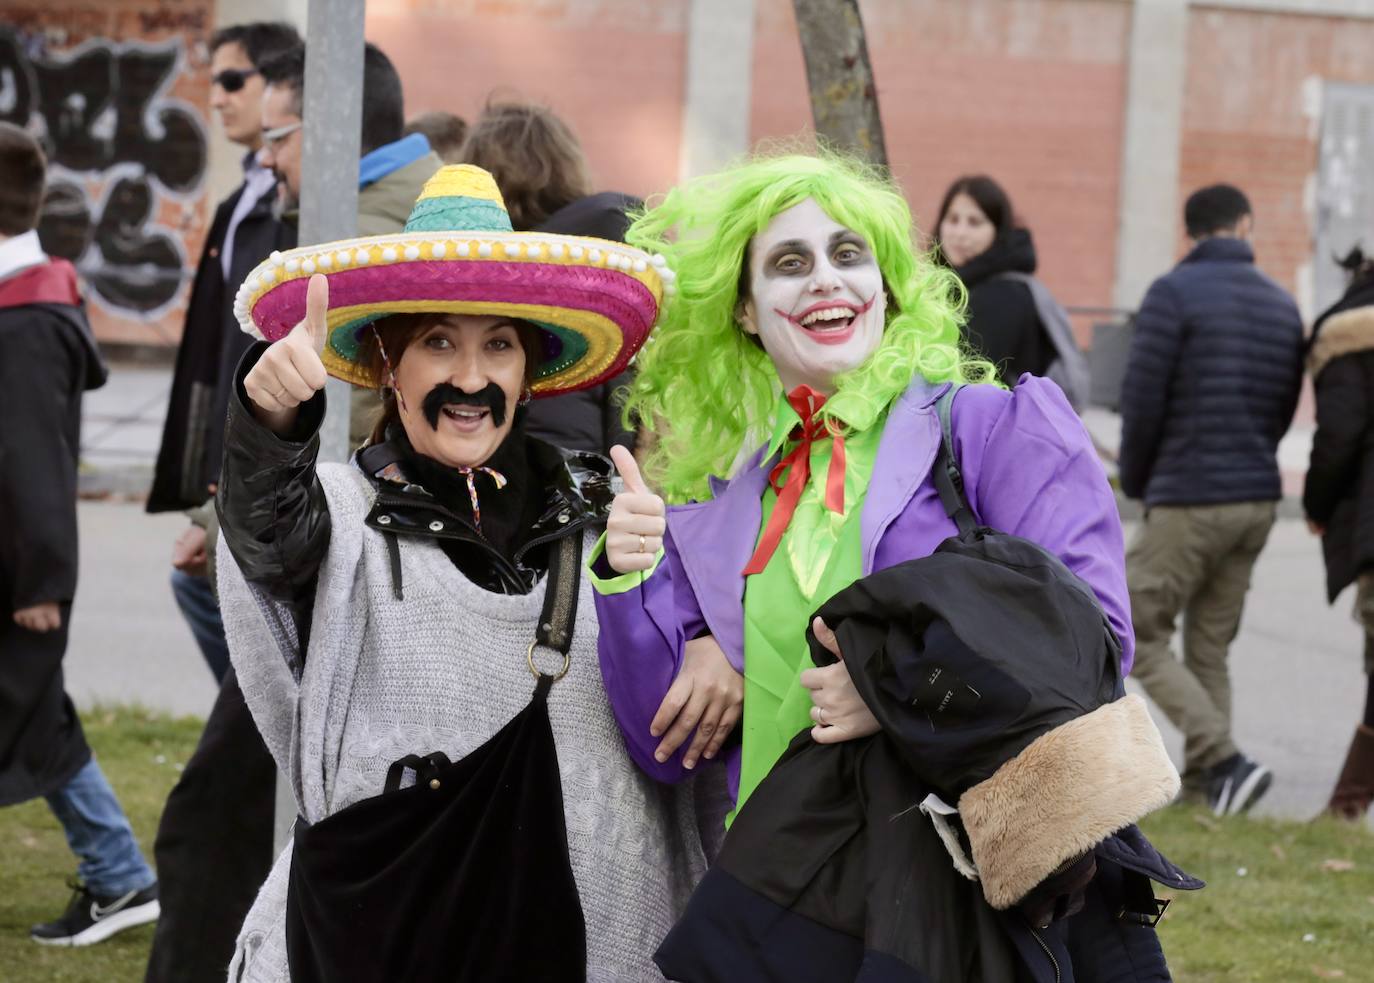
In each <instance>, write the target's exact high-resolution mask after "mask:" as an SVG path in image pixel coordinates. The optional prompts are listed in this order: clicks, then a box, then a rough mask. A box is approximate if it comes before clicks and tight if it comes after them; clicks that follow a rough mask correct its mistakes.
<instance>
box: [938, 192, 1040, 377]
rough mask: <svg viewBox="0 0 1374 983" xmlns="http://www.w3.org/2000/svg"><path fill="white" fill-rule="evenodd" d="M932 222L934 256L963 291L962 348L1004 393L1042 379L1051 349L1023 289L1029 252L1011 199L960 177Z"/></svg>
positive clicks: (1031, 269) (1031, 262)
mask: <svg viewBox="0 0 1374 983" xmlns="http://www.w3.org/2000/svg"><path fill="white" fill-rule="evenodd" d="M938 214H939V218H938V220H937V221H936V234H937V235H938V237H939V255H940V256H941V257H942V258H943V259H944V261H945V262H946V263H947V264H948V265H949V266H951V267H953V269H954V272H955V273H957V274H958V275H959V279H960V280H961V281H962V282H963V284H964V289H965V290H967V291H968V314H967V320H966V322H965V324H964V339H965V341H966V342H967V344H968V345H969V347H970V348H971V349H973V351H975V352H976V353H978V354H979V355H982V356H983V357H985V358H986V359H987V360H988V361H990V362H992V364H993V365H995V366H997V373H998V375H999V376H1000V377H1001V380H1002V381H1003V382H1004V383H1006V384H1007V385H1008V386H1014V385H1016V380H1017V379H1019V378H1021V376H1022V375H1023V374H1024V373H1026V372H1029V373H1030V374H1031V375H1041V376H1042V375H1044V374H1045V373H1046V371H1048V369H1049V367H1050V363H1051V362H1053V361H1054V358H1055V348H1054V344H1053V342H1052V340H1051V339H1050V336H1049V335H1048V334H1047V333H1046V331H1045V326H1044V325H1043V324H1042V323H1041V320H1040V315H1039V314H1038V313H1037V311H1036V305H1035V299H1034V297H1033V296H1032V294H1031V288H1030V286H1029V284H1028V283H1027V282H1026V278H1028V277H1030V276H1032V275H1033V274H1034V273H1035V267H1036V259H1035V246H1034V244H1033V243H1032V242H1031V234H1030V230H1029V229H1025V228H1022V227H1020V226H1019V225H1018V224H1017V222H1016V213H1015V211H1014V210H1013V209H1012V205H1011V199H1010V198H1008V197H1007V193H1006V192H1005V191H1004V190H1002V186H1001V185H1000V184H998V183H997V182H996V181H994V180H993V179H992V178H990V177H987V176H986V175H981V174H980V175H974V176H965V177H961V178H959V179H958V180H957V181H955V182H954V183H953V184H951V185H950V186H949V190H948V191H946V192H945V196H944V198H943V200H941V202H940V211H939V213H938Z"/></svg>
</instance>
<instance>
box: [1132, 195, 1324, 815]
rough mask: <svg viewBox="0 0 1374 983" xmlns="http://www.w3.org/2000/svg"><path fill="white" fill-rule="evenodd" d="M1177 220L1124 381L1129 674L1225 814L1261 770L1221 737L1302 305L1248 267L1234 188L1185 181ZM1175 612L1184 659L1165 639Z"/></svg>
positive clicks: (1297, 364) (1262, 782) (1243, 207)
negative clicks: (1170, 260)
mask: <svg viewBox="0 0 1374 983" xmlns="http://www.w3.org/2000/svg"><path fill="white" fill-rule="evenodd" d="M1184 221H1185V224H1186V225H1187V229H1188V235H1189V237H1190V238H1191V239H1193V241H1194V243H1195V245H1194V246H1193V249H1192V251H1191V252H1189V253H1188V255H1187V256H1185V257H1184V258H1183V261H1182V262H1180V263H1179V264H1178V266H1176V267H1175V268H1174V269H1173V270H1172V271H1170V272H1169V273H1167V274H1166V275H1164V276H1162V277H1160V278H1159V279H1157V280H1156V281H1155V282H1154V283H1153V284H1151V286H1150V289H1149V290H1148V291H1147V292H1146V294H1145V299H1144V300H1143V301H1142V302H1141V305H1140V313H1139V314H1138V315H1137V316H1136V322H1135V324H1136V328H1135V337H1134V338H1133V340H1132V343H1131V352H1130V356H1129V359H1128V361H1127V364H1126V376H1125V380H1124V382H1123V384H1122V390H1121V452H1120V467H1121V489H1122V491H1124V492H1125V493H1126V494H1127V495H1128V496H1130V497H1131V498H1143V499H1144V502H1145V522H1144V525H1143V526H1142V528H1141V530H1140V532H1139V534H1138V535H1137V536H1136V539H1135V541H1134V542H1133V543H1132V544H1131V546H1130V548H1129V550H1128V551H1127V553H1126V576H1127V579H1128V581H1129V583H1130V589H1131V611H1132V613H1133V615H1134V620H1135V629H1136V644H1137V647H1136V664H1135V670H1134V676H1135V678H1136V679H1137V680H1138V681H1139V682H1140V683H1141V685H1143V686H1144V687H1145V691H1146V692H1147V693H1148V694H1149V695H1150V697H1151V698H1152V699H1153V700H1154V701H1155V702H1156V703H1157V704H1158V705H1159V707H1160V709H1161V710H1163V711H1164V713H1165V715H1166V716H1168V717H1169V719H1170V720H1172V721H1173V722H1174V723H1175V724H1176V725H1177V726H1178V727H1179V728H1180V729H1181V730H1182V731H1183V732H1184V737H1185V749H1184V757H1185V759H1186V762H1185V770H1184V783H1185V787H1187V788H1189V789H1190V790H1191V791H1192V792H1195V793H1197V794H1199V795H1205V796H1206V797H1207V801H1208V802H1209V804H1210V805H1211V806H1212V808H1213V809H1214V810H1215V811H1216V812H1217V814H1218V815H1224V814H1230V813H1236V812H1241V811H1244V810H1246V809H1248V808H1249V807H1250V806H1251V805H1253V804H1254V803H1255V801H1256V800H1258V799H1259V797H1260V796H1261V795H1263V794H1264V792H1265V791H1266V790H1267V789H1268V787H1269V784H1270V781H1271V779H1272V776H1271V774H1270V772H1269V770H1268V769H1267V768H1266V767H1264V765H1262V764H1260V763H1259V762H1257V761H1253V760H1251V759H1250V758H1247V757H1246V756H1245V755H1243V754H1241V753H1240V751H1239V749H1238V748H1237V747H1236V745H1235V742H1234V741H1233V739H1232V736H1231V683H1230V674H1229V670H1228V668H1227V664H1226V660H1227V654H1228V650H1229V648H1230V645H1231V642H1232V640H1233V639H1234V638H1235V637H1236V632H1237V631H1238V629H1239V627H1240V616H1241V610H1242V608H1243V607H1244V604H1245V595H1246V592H1247V591H1248V590H1249V588H1250V574H1251V571H1252V570H1253V569H1254V565H1255V561H1256V560H1257V559H1258V557H1259V554H1260V551H1261V550H1262V549H1263V548H1264V544H1265V541H1266V540H1267V539H1268V536H1269V530H1270V528H1271V527H1272V526H1273V524H1274V515H1275V508H1276V504H1277V502H1278V500H1279V498H1280V497H1281V496H1282V494H1283V489H1282V484H1281V481H1280V475H1279V466H1278V458H1277V452H1278V444H1279V439H1280V438H1281V437H1282V436H1283V435H1284V432H1285V431H1287V429H1288V425H1289V422H1290V421H1291V420H1292V418H1293V411H1294V409H1295V408H1296V406H1297V402H1298V393H1299V391H1300V389H1301V386H1302V345H1303V339H1302V318H1301V316H1300V315H1299V314H1298V308H1297V304H1295V303H1294V302H1293V298H1292V297H1290V296H1289V295H1288V294H1287V293H1286V292H1285V291H1284V290H1283V289H1282V288H1281V287H1280V286H1279V285H1278V284H1276V283H1274V281H1272V280H1270V279H1269V278H1268V277H1267V276H1265V275H1264V274H1263V273H1261V272H1260V271H1259V270H1258V269H1257V268H1256V267H1255V253H1254V250H1253V249H1252V248H1251V245H1250V234H1251V231H1252V229H1253V225H1254V219H1253V215H1252V213H1251V209H1250V203H1249V201H1248V200H1247V199H1246V197H1245V195H1244V194H1243V193H1242V192H1241V191H1240V190H1239V189H1237V188H1234V187H1232V186H1230V185H1225V184H1219V185H1214V186H1212V187H1207V188H1203V189H1201V190H1199V191H1196V192H1194V193H1193V194H1192V195H1191V196H1190V197H1189V198H1188V201H1187V204H1186V205H1185V207H1184ZM1180 614H1182V615H1183V617H1184V622H1183V658H1182V660H1181V661H1180V660H1179V659H1176V658H1175V657H1174V655H1173V652H1172V651H1171V650H1170V642H1171V640H1172V638H1173V634H1174V623H1175V621H1176V620H1177V619H1178V616H1179V615H1180Z"/></svg>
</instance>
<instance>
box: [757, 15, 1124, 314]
mask: <svg viewBox="0 0 1374 983" xmlns="http://www.w3.org/2000/svg"><path fill="white" fill-rule="evenodd" d="M862 11H863V16H864V25H865V30H866V33H867V36H868V43H869V54H870V56H871V58H872V61H873V69H874V74H875V76H876V79H877V84H878V98H879V104H880V107H881V109H882V115H883V130H884V134H885V137H886V140H887V148H888V155H889V157H890V159H891V161H892V167H893V173H894V174H895V175H896V177H897V179H898V180H899V181H900V182H901V184H902V186H903V188H904V190H905V191H906V194H907V197H908V199H909V200H910V202H911V207H912V210H913V212H914V213H915V215H916V220H917V224H918V226H920V227H921V228H922V229H923V230H925V231H930V229H929V226H930V225H931V224H933V223H934V221H935V217H936V216H935V212H936V209H938V207H939V204H940V198H941V197H942V196H943V194H944V191H945V188H946V187H948V186H949V183H950V182H951V181H952V180H953V179H954V178H955V177H957V176H959V175H961V174H967V173H977V172H983V173H987V174H990V175H991V176H992V177H994V178H996V179H997V180H998V181H999V182H1001V183H1002V184H1003V186H1004V187H1006V189H1007V191H1008V193H1009V194H1010V196H1011V199H1012V202H1013V204H1014V205H1015V207H1016V209H1017V211H1018V212H1019V213H1020V215H1021V217H1022V219H1023V221H1024V222H1025V223H1026V225H1028V226H1029V228H1030V229H1031V231H1032V233H1033V234H1034V236H1035V241H1036V245H1037V248H1038V250H1039V254H1040V264H1041V275H1042V277H1043V278H1044V280H1045V281H1046V282H1047V283H1048V284H1049V285H1050V287H1051V288H1052V289H1053V290H1054V292H1055V294H1056V296H1058V297H1059V298H1060V300H1061V301H1062V302H1064V303H1065V304H1071V305H1093V306H1106V305H1108V304H1110V302H1111V293H1112V282H1113V277H1114V276H1115V248H1116V223H1117V203H1118V195H1119V174H1120V157H1121V140H1122V112H1123V107H1124V103H1125V86H1126V51H1127V45H1128V41H1129V31H1130V5H1129V4H1123V3H1118V2H1084V0H1046V2H1036V3H1025V2H1018V0H966V2H962V3H947V2H942V0H868V2H865V3H864V4H863V6H862ZM757 45H758V51H757V58H756V61H755V69H754V82H753V86H754V90H753V91H754V94H753V136H754V138H755V139H760V138H767V137H783V136H787V135H790V134H796V133H798V132H800V131H801V130H803V129H804V128H807V127H809V125H810V104H809V102H808V98H807V91H806V73H805V66H804V63H803V60H802V55H801V50H800V43H799V41H798V39H797V30H796V22H795V20H794V19H793V15H792V5H791V2H790V0H758V25H757Z"/></svg>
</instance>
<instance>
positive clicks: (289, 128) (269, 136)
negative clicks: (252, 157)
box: [262, 122, 305, 150]
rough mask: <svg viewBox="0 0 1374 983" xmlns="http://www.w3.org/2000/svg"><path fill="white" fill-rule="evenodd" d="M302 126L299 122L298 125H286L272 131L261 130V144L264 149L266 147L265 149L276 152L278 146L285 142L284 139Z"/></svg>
mask: <svg viewBox="0 0 1374 983" xmlns="http://www.w3.org/2000/svg"><path fill="white" fill-rule="evenodd" d="M304 125H305V124H304V123H300V122H298V123H287V124H286V125H285V126H278V127H274V128H273V129H270V130H263V131H262V142H263V146H265V147H267V148H269V149H271V150H276V149H277V145H278V144H280V143H281V142H282V141H283V140H285V139H286V138H287V137H289V136H290V135H291V134H293V133H295V132H296V131H297V130H299V129H300V128H301V127H302V126H304Z"/></svg>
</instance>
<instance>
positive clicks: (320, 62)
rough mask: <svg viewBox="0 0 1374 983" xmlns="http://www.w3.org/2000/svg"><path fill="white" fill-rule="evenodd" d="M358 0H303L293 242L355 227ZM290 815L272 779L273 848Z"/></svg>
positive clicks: (329, 451)
mask: <svg viewBox="0 0 1374 983" xmlns="http://www.w3.org/2000/svg"><path fill="white" fill-rule="evenodd" d="M365 9H366V0H310V9H309V15H308V18H309V25H310V27H309V31H308V32H307V35H306V42H305V106H304V110H303V112H304V113H305V117H304V120H305V129H304V134H305V146H304V149H303V151H302V154H303V156H302V162H303V167H302V170H301V214H300V244H301V245H303V246H304V245H309V244H311V243H316V242H329V241H332V240H335V239H347V238H349V237H350V236H353V235H356V234H357V231H358V152H359V147H360V143H361V136H362V119H363V15H364V12H365ZM351 392H352V386H350V385H348V383H346V382H340V381H339V380H337V379H330V380H329V384H328V387H327V388H326V390H325V395H326V398H327V399H328V402H329V409H328V412H327V413H326V414H325V419H324V427H323V428H322V429H321V431H320V460H322V461H342V460H345V459H346V458H347V456H348V450H349V448H348V402H349V397H350V395H351ZM295 818H296V805H295V797H294V796H293V795H292V794H291V789H290V786H289V785H288V784H287V782H286V780H285V778H284V776H278V779H277V805H276V837H275V839H276V847H277V851H278V852H280V851H281V848H282V847H283V846H285V844H286V841H287V839H288V837H289V836H290V831H291V823H292V822H293V821H294V820H295Z"/></svg>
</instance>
